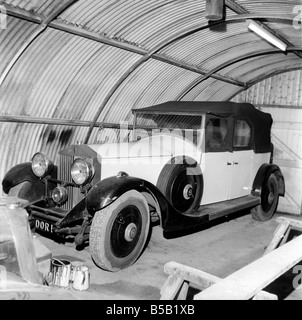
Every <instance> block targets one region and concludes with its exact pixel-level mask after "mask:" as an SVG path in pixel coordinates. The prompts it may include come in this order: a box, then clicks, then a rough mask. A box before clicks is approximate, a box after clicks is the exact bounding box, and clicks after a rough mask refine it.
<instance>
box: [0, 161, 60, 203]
mask: <svg viewBox="0 0 302 320" xmlns="http://www.w3.org/2000/svg"><path fill="white" fill-rule="evenodd" d="M50 175H51V177H52V178H53V179H56V178H57V167H56V166H54V167H53V169H52V171H51V172H50ZM25 181H29V182H30V183H31V198H32V199H30V201H34V200H38V199H40V198H41V197H42V196H44V195H45V183H44V182H43V181H41V180H40V179H39V178H38V177H36V176H35V175H34V173H33V171H32V169H31V163H30V162H26V163H22V164H18V165H16V166H15V167H13V168H11V169H10V170H9V171H8V172H7V173H6V175H5V176H4V179H3V181H2V188H3V191H4V193H6V194H8V193H9V190H10V189H11V188H13V187H15V186H17V185H18V184H20V183H22V182H25ZM55 186H56V185H55V184H54V183H49V188H55Z"/></svg>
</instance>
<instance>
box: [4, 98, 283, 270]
mask: <svg viewBox="0 0 302 320" xmlns="http://www.w3.org/2000/svg"><path fill="white" fill-rule="evenodd" d="M133 114H134V124H133V126H131V127H130V126H129V128H128V130H126V129H127V128H126V129H125V124H123V128H122V130H120V131H121V132H122V131H123V132H128V134H127V135H126V136H125V135H124V139H123V141H120V140H121V136H122V135H119V134H117V135H116V137H113V136H110V135H109V133H108V134H107V136H106V137H105V139H104V140H103V143H98V144H93V145H72V146H70V147H67V148H66V149H64V150H62V151H60V152H59V161H58V163H57V164H56V165H55V164H54V163H53V162H52V161H51V159H49V158H48V157H47V156H46V155H45V154H43V153H41V152H38V153H36V154H35V155H34V156H33V158H32V160H31V162H28V163H24V164H19V165H17V166H16V167H13V168H12V169H11V170H10V171H9V172H8V173H7V174H6V175H5V177H4V179H3V182H2V184H3V190H4V192H5V193H7V194H9V195H12V196H17V197H19V198H23V199H26V200H28V201H29V204H28V205H27V206H26V209H27V211H28V213H29V219H30V222H31V223H32V224H33V225H34V226H35V228H36V230H41V231H43V232H44V233H48V234H54V235H59V236H61V237H68V238H73V239H74V242H75V244H76V245H81V244H83V243H84V242H87V241H89V248H90V252H91V256H92V258H93V260H94V262H95V263H96V265H97V266H99V267H100V268H102V269H104V270H108V271H118V270H121V269H123V268H126V267H129V266H130V265H132V264H133V263H134V262H135V261H136V260H137V259H138V258H139V256H140V255H141V253H142V251H143V249H144V246H145V245H146V241H147V237H148V234H149V231H150V228H151V226H152V225H153V222H154V221H156V220H157V224H158V225H160V227H161V228H162V229H163V232H164V236H165V237H167V238H168V237H173V234H174V235H175V234H176V233H177V232H179V231H183V230H187V229H192V228H194V227H197V226H200V225H202V224H205V223H207V222H209V221H211V220H213V219H217V218H219V217H223V216H227V215H229V214H231V213H234V212H237V211H240V210H243V209H249V208H250V209H251V213H252V215H253V217H254V218H255V219H257V220H260V221H265V220H268V219H270V218H271V217H272V216H273V214H274V213H275V211H276V208H277V205H278V199H279V196H284V193H285V183H284V178H283V175H282V173H281V170H280V168H279V167H278V166H277V165H275V164H273V145H272V143H271V126H272V117H271V115H270V114H268V113H264V112H262V111H260V110H258V109H256V108H255V107H254V106H253V105H251V104H246V103H232V102H175V101H172V102H167V103H163V104H159V105H155V106H151V107H147V108H142V109H134V110H133ZM115 132H116V130H115ZM103 133H104V131H103ZM110 139H111V141H115V142H112V143H110V142H109V141H110ZM117 142H118V143H117Z"/></svg>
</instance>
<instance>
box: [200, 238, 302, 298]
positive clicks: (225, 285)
mask: <svg viewBox="0 0 302 320" xmlns="http://www.w3.org/2000/svg"><path fill="white" fill-rule="evenodd" d="M301 248H302V235H301V236H299V237H297V238H295V239H293V240H291V241H289V242H287V243H286V244H284V245H283V246H281V247H279V248H277V249H276V250H273V251H271V252H270V253H268V254H267V255H265V256H263V257H261V258H260V259H258V260H256V261H254V262H253V263H251V264H249V265H247V266H246V267H244V268H242V269H240V270H239V271H237V272H235V273H233V274H231V275H230V276H228V277H227V278H225V279H223V280H221V281H219V282H218V283H216V284H214V285H212V286H211V287H210V288H208V289H206V290H204V291H202V292H200V293H198V294H197V295H195V297H194V300H248V299H251V298H252V297H254V296H255V295H256V294H257V293H258V292H259V291H261V290H262V289H263V288H265V287H266V286H267V285H269V284H270V283H271V282H273V281H274V280H276V279H277V278H278V277H280V276H281V275H282V274H283V273H285V272H286V271H288V270H289V269H290V268H292V267H293V266H294V265H296V264H297V263H298V262H300V261H301V260H302V250H301Z"/></svg>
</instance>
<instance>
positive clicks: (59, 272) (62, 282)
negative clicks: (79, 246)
mask: <svg viewBox="0 0 302 320" xmlns="http://www.w3.org/2000/svg"><path fill="white" fill-rule="evenodd" d="M51 266H52V268H51V269H52V270H51V273H52V277H53V278H52V284H54V285H56V286H59V287H64V288H66V287H68V285H69V281H70V274H71V262H70V261H68V260H63V259H52V263H51Z"/></svg>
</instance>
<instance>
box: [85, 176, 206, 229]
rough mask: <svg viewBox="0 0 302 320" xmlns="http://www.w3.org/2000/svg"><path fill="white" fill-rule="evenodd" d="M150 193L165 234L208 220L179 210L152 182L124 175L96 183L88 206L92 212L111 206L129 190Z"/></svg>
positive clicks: (88, 199)
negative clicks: (156, 206)
mask: <svg viewBox="0 0 302 320" xmlns="http://www.w3.org/2000/svg"><path fill="white" fill-rule="evenodd" d="M133 189H134V190H137V191H139V192H147V193H149V194H150V195H151V196H152V197H153V199H154V200H155V201H156V202H157V204H158V207H159V209H160V212H158V214H159V215H160V224H161V227H162V228H163V230H164V234H165V235H168V234H169V233H174V232H177V231H182V230H185V229H190V228H192V227H196V226H197V225H200V224H204V223H205V222H207V221H208V216H207V215H203V216H198V215H197V216H194V215H192V216H187V215H184V214H182V213H181V212H179V211H177V210H176V209H175V208H174V207H173V206H172V204H171V203H170V202H169V201H168V199H167V198H166V197H165V196H164V195H163V194H162V192H161V191H160V190H159V189H158V188H157V187H156V186H154V185H153V184H152V183H150V182H148V181H145V180H143V179H139V178H135V177H129V176H123V177H120V178H118V177H110V178H107V179H104V180H102V181H101V182H99V183H98V184H97V185H95V186H94V187H93V188H92V189H91V190H90V192H89V194H88V195H87V197H86V207H87V209H88V210H89V212H90V214H92V215H93V213H95V212H96V211H99V210H101V209H102V208H105V207H107V206H109V205H110V204H111V203H112V202H114V201H115V200H116V199H118V198H119V197H120V196H121V195H122V194H123V193H125V192H127V191H129V190H133Z"/></svg>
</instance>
